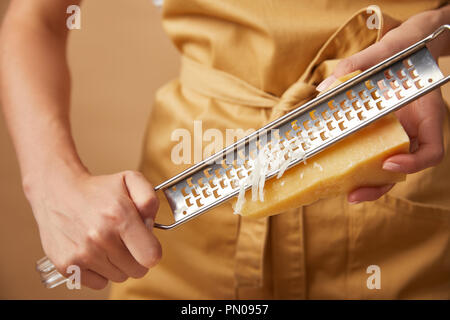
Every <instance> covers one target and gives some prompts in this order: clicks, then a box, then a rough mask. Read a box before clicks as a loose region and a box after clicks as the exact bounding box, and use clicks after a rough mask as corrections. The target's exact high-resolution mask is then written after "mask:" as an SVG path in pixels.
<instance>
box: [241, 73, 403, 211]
mask: <svg viewBox="0 0 450 320" xmlns="http://www.w3.org/2000/svg"><path fill="white" fill-rule="evenodd" d="M354 75H355V74H351V76H354ZM348 78H349V77H348V76H345V77H343V78H340V79H338V80H339V81H338V82H337V83H335V84H333V85H332V86H331V87H333V86H336V85H337V84H339V83H341V82H343V81H345V80H347V79H348ZM331 87H330V88H331ZM407 152H409V138H408V136H407V134H406V133H405V131H404V129H403V127H402V125H401V124H400V122H399V121H398V120H397V118H396V117H395V115H393V114H389V115H387V116H385V117H383V118H381V119H379V120H377V121H376V122H374V123H372V124H371V125H369V126H367V127H366V128H364V129H361V130H360V131H358V132H356V133H354V134H352V135H350V136H348V137H346V138H344V139H343V140H341V141H340V142H338V143H336V144H335V145H333V146H331V147H329V148H328V149H325V150H324V151H322V152H320V153H319V154H317V155H316V156H314V157H312V158H310V159H308V160H307V162H306V164H304V163H300V164H298V165H296V166H294V167H292V168H290V169H288V170H286V172H284V174H283V175H282V176H281V177H280V178H279V179H277V178H276V177H274V178H272V179H269V180H267V181H266V184H265V186H264V189H263V190H264V201H260V200H256V201H252V196H251V190H247V192H246V193H245V202H244V203H243V205H242V207H241V210H240V212H239V213H240V214H241V215H243V216H249V217H255V218H260V217H266V216H270V215H274V214H278V213H281V212H283V211H286V210H288V209H292V208H298V207H300V206H304V205H308V204H311V203H313V202H315V201H317V200H319V199H323V198H329V197H333V196H337V195H339V194H346V193H348V192H350V191H352V190H354V189H356V188H357V187H363V186H381V185H385V184H389V183H394V182H399V181H402V180H404V179H405V177H406V176H405V175H404V174H401V173H393V172H389V171H386V170H383V169H382V163H383V161H384V160H385V159H386V158H388V157H389V156H391V155H394V154H398V153H407Z"/></svg>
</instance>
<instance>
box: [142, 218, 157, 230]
mask: <svg viewBox="0 0 450 320" xmlns="http://www.w3.org/2000/svg"><path fill="white" fill-rule="evenodd" d="M144 222H145V226H146V227H147V228H149V229H150V230H152V229H153V225H154V224H155V221H153V219H152V218H147V219H145V221H144Z"/></svg>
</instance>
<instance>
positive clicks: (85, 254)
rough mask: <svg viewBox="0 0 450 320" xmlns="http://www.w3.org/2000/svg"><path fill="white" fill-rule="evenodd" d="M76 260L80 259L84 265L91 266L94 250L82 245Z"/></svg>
mask: <svg viewBox="0 0 450 320" xmlns="http://www.w3.org/2000/svg"><path fill="white" fill-rule="evenodd" d="M74 260H75V261H77V262H78V261H79V262H80V263H81V264H82V265H83V266H90V265H91V264H92V262H93V254H92V251H91V250H89V249H88V248H87V247H82V248H80V249H78V252H77V254H76V258H75V259H74Z"/></svg>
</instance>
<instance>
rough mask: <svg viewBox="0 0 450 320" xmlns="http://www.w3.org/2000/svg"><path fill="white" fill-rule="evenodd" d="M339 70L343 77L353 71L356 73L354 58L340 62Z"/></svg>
mask: <svg viewBox="0 0 450 320" xmlns="http://www.w3.org/2000/svg"><path fill="white" fill-rule="evenodd" d="M337 70H339V72H340V73H341V75H345V74H347V73H350V72H352V71H355V63H354V62H353V59H352V58H347V59H344V60H342V61H341V62H339V64H338V66H337Z"/></svg>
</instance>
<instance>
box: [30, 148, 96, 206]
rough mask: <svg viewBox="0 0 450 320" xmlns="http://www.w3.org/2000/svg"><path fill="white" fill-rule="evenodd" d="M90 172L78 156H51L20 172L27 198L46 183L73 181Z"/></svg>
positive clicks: (37, 191)
mask: <svg viewBox="0 0 450 320" xmlns="http://www.w3.org/2000/svg"><path fill="white" fill-rule="evenodd" d="M89 175H90V173H89V171H88V170H87V168H86V167H85V166H84V165H83V164H82V162H81V161H80V160H79V158H78V157H76V158H75V159H74V158H73V157H67V156H65V157H52V159H48V160H46V161H43V162H36V163H34V165H33V166H29V167H28V168H27V169H26V170H23V173H22V187H23V190H24V193H25V196H26V198H27V199H28V200H31V199H32V198H34V195H36V194H37V193H39V191H40V190H42V189H45V188H46V186H47V185H49V184H51V185H54V184H55V183H56V184H59V183H60V181H73V180H75V179H80V178H83V177H86V176H89Z"/></svg>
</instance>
